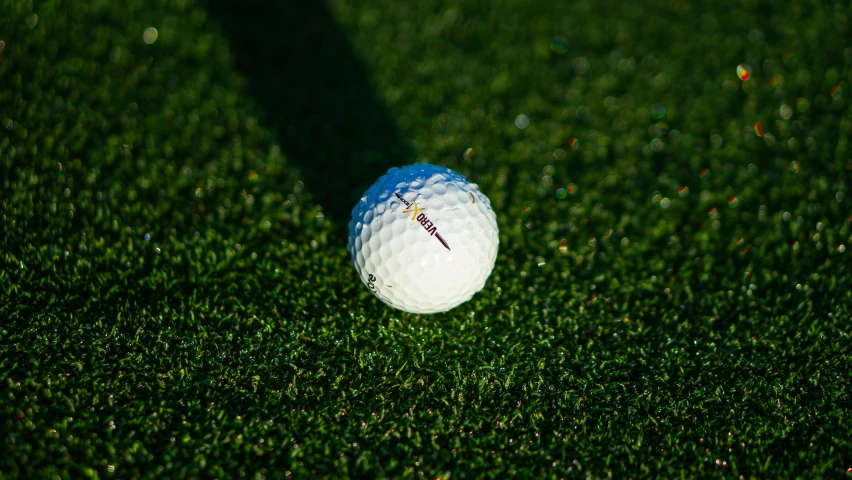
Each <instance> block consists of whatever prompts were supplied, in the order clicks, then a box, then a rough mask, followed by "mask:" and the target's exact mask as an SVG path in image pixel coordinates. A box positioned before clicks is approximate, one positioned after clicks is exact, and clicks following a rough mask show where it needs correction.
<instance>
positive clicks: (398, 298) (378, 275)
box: [348, 163, 499, 313]
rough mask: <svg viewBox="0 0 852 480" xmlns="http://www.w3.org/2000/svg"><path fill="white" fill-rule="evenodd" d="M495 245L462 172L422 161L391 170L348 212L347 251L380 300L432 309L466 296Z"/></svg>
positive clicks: (487, 267)
mask: <svg viewBox="0 0 852 480" xmlns="http://www.w3.org/2000/svg"><path fill="white" fill-rule="evenodd" d="M498 245H499V238H498V230H497V217H496V216H495V215H494V211H493V210H492V209H491V202H490V201H489V200H488V197H486V196H485V195H484V194H483V193H482V192H481V191H480V190H479V187H477V186H476V184H475V183H471V182H470V181H469V180H468V179H467V178H465V177H464V176H462V175H461V174H459V173H456V172H454V171H452V170H450V169H449V168H445V167H439V166H435V165H429V164H425V163H421V164H416V165H409V166H406V167H402V168H391V169H390V170H388V172H387V173H386V174H385V175H384V176H382V177H381V178H379V179H378V180H377V181H376V183H374V184H373V186H371V187H370V188H369V189H367V192H366V193H365V194H364V195H363V197H362V198H361V200H360V201H359V202H358V203H357V204H356V205H355V208H354V209H353V210H352V220H351V221H350V222H349V242H348V249H349V254H350V255H351V257H352V263H353V264H354V265H355V270H356V271H357V272H358V275H359V276H360V277H361V281H362V282H364V285H366V286H367V288H368V289H370V291H371V292H372V293H373V294H374V295H375V296H376V297H378V298H379V299H380V300H382V301H383V302H385V303H386V304H388V305H390V306H392V307H395V308H398V309H400V310H405V311H407V312H411V313H437V312H443V311H446V310H449V309H451V308H453V307H456V306H458V305H459V304H461V303H464V302H466V301H467V300H469V299H470V298H471V297H472V296H473V295H474V294H475V293H476V292H478V291H479V290H481V289H482V287H483V285H485V281H486V280H487V279H488V277H489V275H491V270H492V269H493V268H494V261H495V260H496V258H497V248H498Z"/></svg>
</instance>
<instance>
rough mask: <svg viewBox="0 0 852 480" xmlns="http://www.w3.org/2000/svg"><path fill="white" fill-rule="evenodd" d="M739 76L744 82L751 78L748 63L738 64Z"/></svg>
mask: <svg viewBox="0 0 852 480" xmlns="http://www.w3.org/2000/svg"><path fill="white" fill-rule="evenodd" d="M737 77H738V78H739V79H740V80H742V81H744V82H747V81H748V80H749V78H751V74H750V73H749V68H748V65H737Z"/></svg>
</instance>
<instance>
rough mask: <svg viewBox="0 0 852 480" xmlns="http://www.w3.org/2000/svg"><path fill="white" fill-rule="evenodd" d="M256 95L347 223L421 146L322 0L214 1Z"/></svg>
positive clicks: (315, 193)
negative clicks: (396, 117)
mask: <svg viewBox="0 0 852 480" xmlns="http://www.w3.org/2000/svg"><path fill="white" fill-rule="evenodd" d="M207 6H208V11H209V12H210V13H211V15H212V16H213V17H214V18H216V19H217V21H218V22H219V23H220V24H221V25H222V28H223V30H224V31H225V33H226V35H227V36H228V39H229V42H230V45H231V48H232V50H233V51H234V53H235V55H236V60H237V68H238V69H239V70H240V72H241V73H242V74H243V75H244V76H245V77H247V78H248V81H249V85H250V87H249V88H250V93H251V94H252V95H253V96H254V98H256V99H257V101H258V103H259V104H260V107H261V109H262V111H263V113H264V115H265V117H264V118H263V122H264V125H265V126H266V127H269V128H272V129H274V131H275V132H276V133H277V139H278V141H279V142H280V144H281V147H282V149H283V150H284V152H285V153H286V154H287V156H288V158H289V159H290V160H291V161H292V162H293V163H294V164H295V165H297V166H298V167H299V168H300V170H301V172H302V178H303V179H304V182H305V184H306V188H307V190H308V192H309V193H310V194H311V198H312V199H313V201H314V202H315V203H317V204H319V205H321V206H322V207H323V210H324V211H325V212H326V214H327V215H329V216H330V218H331V219H332V221H334V223H335V225H336V226H337V227H338V229H339V230H341V231H342V230H344V229H345V227H346V223H347V222H348V221H349V216H350V213H351V210H352V207H353V206H354V205H355V203H356V201H357V200H358V198H360V196H361V194H363V192H364V191H365V190H366V189H367V187H369V186H370V185H371V184H372V183H373V182H374V181H375V180H376V179H377V178H378V177H379V176H380V175H382V174H383V173H385V171H386V170H387V169H388V168H390V167H392V166H399V165H404V164H406V163H409V162H410V157H411V150H410V147H409V145H408V144H407V143H406V141H405V140H404V139H403V138H401V136H400V133H399V131H398V129H397V127H396V125H395V124H394V122H393V120H392V119H391V118H389V117H388V115H387V112H386V110H385V108H384V106H383V105H382V104H381V102H380V101H379V99H378V96H377V94H376V91H375V90H374V89H373V88H372V86H371V85H370V81H369V77H368V75H367V73H366V70H365V69H364V67H363V66H362V65H361V64H360V62H359V60H358V59H357V58H356V56H355V54H354V52H353V50H352V48H351V46H350V45H349V43H348V41H347V39H346V37H345V36H344V34H343V33H342V32H341V31H340V29H339V28H338V27H337V25H336V24H335V22H334V20H333V18H332V17H331V15H330V14H329V12H328V9H327V8H326V6H325V3H324V2H322V1H308V2H297V1H287V0H277V1H276V0H244V1H238V0H208V1H207Z"/></svg>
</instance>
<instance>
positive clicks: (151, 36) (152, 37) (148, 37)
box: [142, 27, 160, 45]
mask: <svg viewBox="0 0 852 480" xmlns="http://www.w3.org/2000/svg"><path fill="white" fill-rule="evenodd" d="M159 36H160V32H158V31H157V29H156V28H154V27H148V28H146V29H145V31H144V32H142V40H143V41H144V42H145V43H147V44H148V45H151V44H152V43H154V42H156V41H157V37H159Z"/></svg>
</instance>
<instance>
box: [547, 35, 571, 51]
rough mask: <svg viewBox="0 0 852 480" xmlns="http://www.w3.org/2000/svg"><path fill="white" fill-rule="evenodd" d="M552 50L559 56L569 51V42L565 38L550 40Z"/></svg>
mask: <svg viewBox="0 0 852 480" xmlns="http://www.w3.org/2000/svg"><path fill="white" fill-rule="evenodd" d="M550 49H551V50H553V53H555V54H557V55H562V54H563V53H565V52H567V51H568V40H567V39H566V38H565V37H553V39H551V40H550Z"/></svg>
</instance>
